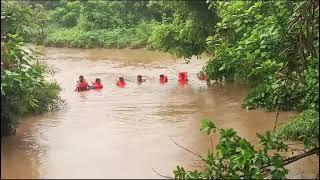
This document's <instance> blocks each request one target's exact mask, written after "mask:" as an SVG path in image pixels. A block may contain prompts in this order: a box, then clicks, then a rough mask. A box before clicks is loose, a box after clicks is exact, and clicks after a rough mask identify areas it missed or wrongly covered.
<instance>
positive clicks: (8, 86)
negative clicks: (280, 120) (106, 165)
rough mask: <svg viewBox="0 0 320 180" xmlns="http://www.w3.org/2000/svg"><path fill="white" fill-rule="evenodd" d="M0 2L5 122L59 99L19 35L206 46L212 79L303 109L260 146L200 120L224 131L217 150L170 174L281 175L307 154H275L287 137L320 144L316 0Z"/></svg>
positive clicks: (69, 43)
mask: <svg viewBox="0 0 320 180" xmlns="http://www.w3.org/2000/svg"><path fill="white" fill-rule="evenodd" d="M1 6H2V7H3V9H4V12H5V14H6V15H7V16H8V18H6V19H5V20H3V21H1V23H5V24H6V26H5V27H4V28H1V32H2V34H4V35H5V36H6V38H5V39H6V42H2V46H1V47H2V48H1V51H5V52H6V53H1V62H2V63H3V65H2V66H1V96H2V97H1V105H3V106H2V107H6V108H2V110H1V127H2V128H3V127H6V126H9V125H10V126H11V125H12V124H14V123H13V122H14V121H15V118H13V117H14V116H16V115H22V114H25V113H27V112H35V111H43V110H47V109H48V107H49V106H50V105H51V104H54V103H55V102H56V100H58V99H59V98H58V92H59V86H58V85H57V84H55V83H48V82H46V81H45V80H44V74H45V69H46V68H45V67H44V66H43V65H42V64H39V63H36V62H35V61H34V60H32V58H31V56H30V55H29V54H28V53H26V52H25V51H24V50H22V45H23V44H22V43H21V42H22V40H21V39H19V37H23V38H24V42H32V43H38V44H43V45H45V46H57V47H76V48H93V47H104V48H124V47H130V48H142V47H146V48H150V49H158V50H161V51H165V52H169V53H171V54H173V55H175V56H177V57H179V58H190V57H191V56H193V55H201V54H203V53H206V54H207V55H209V57H210V60H209V62H208V63H207V64H206V66H205V67H204V68H203V72H204V73H205V74H206V75H207V76H208V78H209V79H208V81H210V80H211V81H217V82H221V81H226V80H228V81H244V82H247V83H248V85H250V86H251V87H252V90H251V92H250V93H249V94H248V96H247V97H246V98H245V100H244V102H243V107H244V108H247V109H255V108H264V109H266V110H269V111H278V113H279V111H281V110H295V111H298V112H300V113H301V114H300V115H299V116H298V117H296V119H294V120H292V121H289V122H287V123H285V124H283V125H281V126H279V127H278V128H277V129H275V131H274V132H267V133H266V134H265V135H258V138H259V139H260V144H259V145H260V147H259V148H255V147H254V146H253V145H251V144H250V143H249V142H248V141H247V140H245V139H243V138H241V137H239V136H237V133H236V132H235V131H234V130H233V129H217V128H216V127H215V125H214V124H213V123H212V122H211V121H209V120H205V121H204V123H203V125H202V128H201V129H202V130H203V131H205V132H207V134H208V135H210V134H211V133H215V132H219V134H220V142H219V144H218V146H217V148H216V153H215V155H214V154H213V153H212V152H209V153H208V154H207V156H205V157H201V159H202V160H203V162H204V164H205V167H204V169H203V170H202V171H186V170H185V169H184V168H182V167H180V166H178V168H177V169H176V170H175V171H174V174H175V177H176V178H187V179H188V178H210V179H211V178H241V177H242V178H248V179H250V178H262V177H272V178H276V179H278V178H285V176H286V175H287V173H288V171H287V170H286V169H285V167H284V166H285V165H286V164H289V163H291V162H293V161H295V160H296V159H299V158H300V157H305V156H299V157H298V158H297V157H293V158H287V159H286V158H285V157H284V155H280V154H282V152H285V151H288V146H287V145H286V144H285V143H284V142H285V141H286V140H300V141H303V142H304V144H305V149H306V150H309V151H307V152H306V154H307V155H312V154H315V153H317V152H318V151H319V143H318V142H319V1H316V0H310V1H230V2H229V1H205V0H199V1H170V2H164V1H91V0H88V1H64V0H61V1H23V2H18V1H6V2H1ZM10 34H11V35H10ZM13 34H15V35H13ZM31 61H32V62H31ZM48 94H49V96H48ZM40 107H41V108H40ZM42 107H44V108H42ZM217 118H218V117H217ZM276 125H277V121H275V127H276ZM257 149H259V150H257ZM270 152H272V153H270Z"/></svg>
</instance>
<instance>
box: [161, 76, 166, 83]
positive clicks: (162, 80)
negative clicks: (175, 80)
mask: <svg viewBox="0 0 320 180" xmlns="http://www.w3.org/2000/svg"><path fill="white" fill-rule="evenodd" d="M166 82H168V77H167V76H164V77H163V78H160V83H166Z"/></svg>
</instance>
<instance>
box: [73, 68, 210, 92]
mask: <svg viewBox="0 0 320 180" xmlns="http://www.w3.org/2000/svg"><path fill="white" fill-rule="evenodd" d="M199 79H200V80H207V77H203V76H199ZM142 82H146V80H145V79H142V76H141V75H138V76H137V83H138V84H141V83H142ZM159 82H160V83H161V84H164V83H167V82H168V77H167V76H165V75H163V74H161V75H160V78H159ZM178 82H179V83H180V84H182V85H184V84H186V83H187V82H188V73H187V72H179V74H178ZM126 84H127V83H126V82H125V80H124V78H123V77H119V80H118V81H117V82H116V85H117V86H118V87H120V88H123V87H125V86H126ZM102 88H103V85H102V83H101V80H100V78H97V79H96V80H95V82H92V83H91V85H89V83H88V82H87V81H86V80H85V79H84V77H83V76H82V75H81V76H79V81H77V86H76V91H86V90H90V89H102Z"/></svg>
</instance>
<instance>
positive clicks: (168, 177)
mask: <svg viewBox="0 0 320 180" xmlns="http://www.w3.org/2000/svg"><path fill="white" fill-rule="evenodd" d="M152 170H153V172H155V173H156V174H158V175H159V176H161V177H163V178H167V179H174V178H173V177H170V176H165V175H162V174H160V173H158V172H157V171H156V170H155V169H153V168H152Z"/></svg>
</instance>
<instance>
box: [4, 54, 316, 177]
mask: <svg viewBox="0 0 320 180" xmlns="http://www.w3.org/2000/svg"><path fill="white" fill-rule="evenodd" d="M43 52H44V55H45V60H46V61H47V62H48V63H49V64H50V65H53V66H54V67H55V68H57V69H58V70H59V71H58V73H57V74H56V75H55V78H56V79H57V81H58V82H59V83H60V84H61V86H62V87H63V92H62V94H61V95H62V97H63V98H64V99H65V100H66V102H67V107H66V108H65V109H64V110H61V111H58V112H54V113H46V114H44V115H40V116H35V117H28V118H25V120H24V121H23V123H22V124H21V125H20V126H19V129H18V130H17V135H16V136H12V137H9V138H6V139H4V140H3V141H2V142H1V143H2V146H1V177H4V178H159V176H157V175H156V174H155V173H154V172H153V171H152V168H155V169H157V170H158V171H160V172H161V173H163V174H167V175H171V174H172V169H174V168H175V167H176V165H178V164H180V165H184V166H187V167H189V168H192V165H193V163H194V162H195V161H194V157H192V156H191V155H190V154H188V153H187V152H185V151H184V150H182V149H179V147H177V146H176V145H175V144H174V143H173V142H172V141H171V140H170V137H173V138H174V139H175V140H176V141H177V142H178V143H179V144H182V145H184V146H186V147H188V148H190V149H192V150H194V151H197V152H200V153H205V152H206V151H207V149H208V148H209V147H210V145H209V141H208V138H207V137H206V136H204V135H203V134H201V133H200V132H199V123H200V121H201V119H202V118H203V117H208V118H211V119H213V120H214V122H215V123H216V125H217V126H218V127H233V128H235V129H236V130H237V131H238V132H239V134H240V136H243V137H246V138H248V139H249V140H251V141H252V142H256V138H255V137H256V136H255V134H256V132H258V133H263V132H264V131H266V130H269V129H272V128H273V123H274V118H275V113H273V112H264V111H261V110H253V111H246V110H245V109H243V108H241V102H242V100H243V97H244V96H245V95H246V93H247V92H248V89H247V88H246V87H244V86H241V85H237V84H226V85H225V86H222V85H220V84H215V85H213V86H211V87H209V88H208V87H207V86H206V83H205V82H201V81H199V80H197V78H196V74H197V73H198V72H199V71H200V70H201V67H202V66H203V64H204V62H203V60H193V61H192V62H191V64H185V63H184V62H183V61H174V60H173V59H172V57H171V56H169V55H167V54H163V53H158V52H149V51H145V50H142V49H140V50H128V49H122V50H113V49H112V50H110V49H109V50H108V49H91V50H83V49H68V48H45V49H44V51H43ZM179 71H187V72H188V77H189V82H188V83H187V84H185V85H183V86H180V85H179V84H178V82H177V73H178V72H179ZM138 74H141V75H142V76H143V77H144V79H146V82H145V83H142V84H137V83H136V77H137V75H138ZM160 74H165V75H168V83H166V84H160V83H159V79H158V78H159V75H160ZM79 75H84V77H85V78H86V79H87V80H88V81H89V82H91V81H94V79H95V78H97V77H99V78H100V79H101V81H102V83H103V85H104V89H102V90H90V91H86V92H75V91H74V88H75V82H76V80H77V79H78V76H79ZM119 76H123V77H125V79H126V82H127V85H126V87H125V88H118V87H117V86H116V85H115V82H116V80H117V79H118V77H119ZM294 115H295V113H290V112H286V113H281V114H280V117H279V121H280V122H283V121H284V120H286V119H288V118H289V117H293V116H294ZM214 143H215V144H216V143H217V139H215V142H214ZM305 161H307V164H308V166H307V167H305V168H303V166H302V165H301V164H300V165H297V166H294V167H293V168H295V167H299V168H296V169H295V172H296V173H298V174H299V173H302V172H303V173H314V172H316V170H317V169H316V168H317V166H316V164H317V163H316V161H315V160H314V159H309V160H305Z"/></svg>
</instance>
